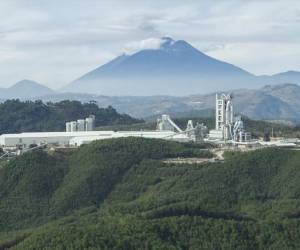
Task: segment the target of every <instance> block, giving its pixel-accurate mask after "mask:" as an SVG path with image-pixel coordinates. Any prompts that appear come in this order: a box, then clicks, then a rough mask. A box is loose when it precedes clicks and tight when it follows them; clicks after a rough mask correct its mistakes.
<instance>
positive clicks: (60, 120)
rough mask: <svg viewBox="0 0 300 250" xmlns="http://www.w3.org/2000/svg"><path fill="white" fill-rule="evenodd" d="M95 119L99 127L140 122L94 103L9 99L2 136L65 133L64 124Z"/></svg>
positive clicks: (1, 115) (0, 109)
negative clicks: (21, 133) (45, 132)
mask: <svg viewBox="0 0 300 250" xmlns="http://www.w3.org/2000/svg"><path fill="white" fill-rule="evenodd" d="M91 114H93V115H95V116H96V125H97V126H101V125H108V124H110V125H112V124H132V123H136V122H141V120H137V119H134V118H132V117H130V116H129V115H126V114H119V113H118V112H117V111H116V110H115V109H114V108H112V107H111V106H109V107H107V108H99V107H98V106H97V105H96V104H95V103H93V102H90V103H81V102H79V101H61V102H57V103H52V102H48V103H43V102H42V101H35V102H32V101H25V102H22V101H20V100H7V101H5V102H3V103H1V104H0V121H1V123H0V134H3V133H15V132H31V131H34V132H37V131H64V130H65V122H66V121H72V120H76V119H84V118H86V117H87V116H89V115H91Z"/></svg>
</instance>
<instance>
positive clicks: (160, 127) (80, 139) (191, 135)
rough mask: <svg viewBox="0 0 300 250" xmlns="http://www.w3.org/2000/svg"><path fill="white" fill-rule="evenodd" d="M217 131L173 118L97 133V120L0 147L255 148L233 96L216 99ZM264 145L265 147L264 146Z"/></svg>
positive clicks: (8, 138) (19, 137)
mask: <svg viewBox="0 0 300 250" xmlns="http://www.w3.org/2000/svg"><path fill="white" fill-rule="evenodd" d="M215 116H216V117H215V118H216V120H215V127H214V128H213V129H212V130H210V131H209V130H208V128H207V126H205V125H204V124H203V123H202V124H200V123H197V124H195V125H194V122H193V121H192V120H189V121H188V122H187V125H186V128H184V129H183V128H180V127H179V126H178V125H177V124H176V123H175V122H174V121H173V120H172V119H171V118H170V116H169V115H165V114H164V115H162V116H161V117H160V118H158V119H157V125H156V129H155V130H140V131H97V130H95V116H93V115H90V116H89V117H87V118H85V119H79V120H77V121H70V122H67V123H66V131H65V132H36V133H19V134H3V135H1V136H0V147H2V148H3V149H4V151H9V150H10V151H13V150H23V151H26V149H29V148H32V147H34V146H36V147H39V146H42V145H51V146H53V147H77V146H80V145H83V144H88V143H90V142H92V141H95V140H103V139H110V138H120V137H144V138H155V139H164V140H174V141H179V142H189V141H193V142H210V143H216V144H218V145H221V146H222V145H225V144H226V145H234V146H239V145H250V146H251V145H254V144H257V143H258V141H257V140H251V134H250V133H249V132H247V131H246V130H245V127H244V123H243V121H242V119H241V116H235V114H234V104H233V96H232V95H230V94H224V93H223V94H217V95H216V114H215ZM262 145H263V144H262Z"/></svg>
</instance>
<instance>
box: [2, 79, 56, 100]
mask: <svg viewBox="0 0 300 250" xmlns="http://www.w3.org/2000/svg"><path fill="white" fill-rule="evenodd" d="M53 94H55V91H54V90H52V89H50V88H47V87H46V86H44V85H42V84H40V83H37V82H34V81H31V80H22V81H20V82H17V83H16V84H14V85H13V86H11V87H9V88H2V89H1V90H0V99H13V98H20V99H27V98H32V97H36V96H44V95H53Z"/></svg>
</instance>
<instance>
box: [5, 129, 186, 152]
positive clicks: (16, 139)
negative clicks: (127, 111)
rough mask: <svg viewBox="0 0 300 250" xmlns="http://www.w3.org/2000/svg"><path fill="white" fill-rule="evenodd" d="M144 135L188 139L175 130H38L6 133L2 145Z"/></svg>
mask: <svg viewBox="0 0 300 250" xmlns="http://www.w3.org/2000/svg"><path fill="white" fill-rule="evenodd" d="M130 136H133V137H144V138H157V139H168V138H172V139H174V140H177V141H188V138H187V136H186V135H184V134H177V133H176V132H173V131H119V132H114V131H84V132H38V133H20V134H4V135H1V136H0V145H1V146H2V147H6V148H9V147H11V148H13V147H16V146H22V147H24V148H27V147H30V145H41V144H52V145H57V146H59V145H60V146H80V145H82V144H87V143H90V142H92V141H94V140H103V139H110V138H121V137H130Z"/></svg>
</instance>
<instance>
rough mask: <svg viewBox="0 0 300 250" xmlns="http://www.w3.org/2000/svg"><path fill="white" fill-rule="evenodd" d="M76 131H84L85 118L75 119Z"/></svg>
mask: <svg viewBox="0 0 300 250" xmlns="http://www.w3.org/2000/svg"><path fill="white" fill-rule="evenodd" d="M77 131H85V120H83V119H80V120H77Z"/></svg>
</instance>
